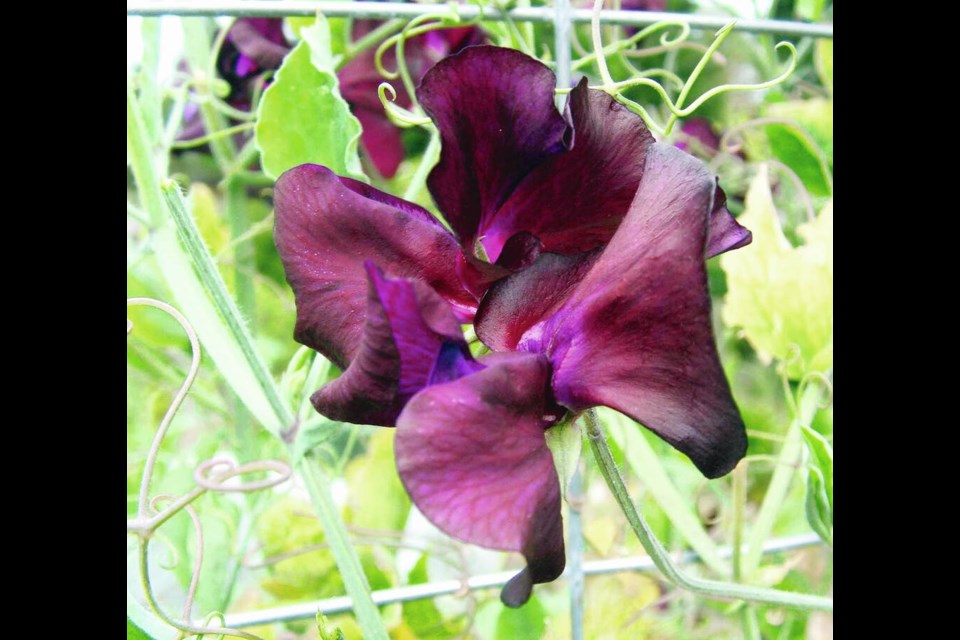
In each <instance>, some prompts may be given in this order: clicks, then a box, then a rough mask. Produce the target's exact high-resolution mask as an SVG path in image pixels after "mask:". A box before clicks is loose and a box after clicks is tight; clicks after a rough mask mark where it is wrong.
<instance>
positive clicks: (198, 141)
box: [170, 122, 256, 149]
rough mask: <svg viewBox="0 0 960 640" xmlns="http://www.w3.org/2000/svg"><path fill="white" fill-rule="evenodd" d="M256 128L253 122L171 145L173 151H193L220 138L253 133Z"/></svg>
mask: <svg viewBox="0 0 960 640" xmlns="http://www.w3.org/2000/svg"><path fill="white" fill-rule="evenodd" d="M255 126H256V125H255V124H254V123H252V122H245V123H243V124H238V125H236V126H233V127H227V128H226V129H220V130H219V131H217V132H216V133H208V134H207V135H203V136H200V137H199V138H193V139H191V140H184V141H183V142H174V143H173V144H171V145H170V147H171V148H172V149H193V148H194V147H202V146H203V145H205V144H207V143H212V142H213V141H214V140H217V139H218V138H225V137H227V136H232V135H233V134H235V133H243V132H244V131H253V128H254V127H255Z"/></svg>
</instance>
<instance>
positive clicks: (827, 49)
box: [813, 38, 833, 98]
mask: <svg viewBox="0 0 960 640" xmlns="http://www.w3.org/2000/svg"><path fill="white" fill-rule="evenodd" d="M813 59H814V64H816V66H817V74H819V76H820V82H822V83H823V86H824V87H826V88H827V93H829V94H830V97H831V98H832V97H833V40H832V39H831V38H820V39H818V40H817V43H816V45H814V50H813Z"/></svg>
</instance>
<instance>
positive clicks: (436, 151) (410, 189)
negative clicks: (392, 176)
mask: <svg viewBox="0 0 960 640" xmlns="http://www.w3.org/2000/svg"><path fill="white" fill-rule="evenodd" d="M439 158H440V132H439V131H438V130H437V129H433V130H431V131H430V141H429V142H428V143H427V148H426V149H424V150H423V156H422V157H421V158H420V164H419V165H417V171H416V172H415V173H414V174H413V177H411V178H410V182H409V184H407V188H406V190H405V191H404V192H403V199H404V200H409V201H411V202H416V199H417V196H418V195H420V192H421V191H423V187H424V185H425V184H426V183H427V176H428V175H430V170H431V169H433V167H434V165H436V164H437V160H438V159H439Z"/></svg>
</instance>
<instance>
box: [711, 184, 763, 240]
mask: <svg viewBox="0 0 960 640" xmlns="http://www.w3.org/2000/svg"><path fill="white" fill-rule="evenodd" d="M752 241H753V234H752V233H750V230H749V229H747V228H746V227H744V226H741V224H740V223H739V222H737V219H736V218H734V217H733V215H732V214H731V213H730V210H729V209H727V194H726V193H724V192H723V189H721V188H720V185H719V184H718V185H717V190H716V191H715V192H714V194H713V212H711V214H710V231H709V235H708V240H707V257H708V258H712V257H714V256H718V255H720V254H721V253H725V252H727V251H732V250H734V249H739V248H740V247H745V246H747V245H748V244H750V243H751V242H752Z"/></svg>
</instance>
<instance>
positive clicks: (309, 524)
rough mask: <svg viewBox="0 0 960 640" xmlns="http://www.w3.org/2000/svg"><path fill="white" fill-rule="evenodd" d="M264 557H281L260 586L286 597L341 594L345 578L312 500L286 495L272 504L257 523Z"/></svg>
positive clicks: (274, 563) (285, 598) (314, 596)
mask: <svg viewBox="0 0 960 640" xmlns="http://www.w3.org/2000/svg"><path fill="white" fill-rule="evenodd" d="M257 532H258V534H259V536H260V542H261V544H262V549H263V551H262V552H263V556H264V558H265V559H267V558H274V559H276V557H278V556H279V557H281V558H282V559H280V560H278V561H276V562H272V563H271V564H270V568H269V571H270V575H269V576H268V577H266V578H264V579H263V581H262V582H261V586H262V587H263V588H264V589H265V590H266V591H268V592H269V593H271V594H273V595H274V596H275V597H277V598H280V599H283V600H296V599H300V598H305V597H311V598H324V597H330V596H335V595H340V594H341V593H342V592H343V581H342V580H341V579H340V575H339V574H338V572H337V565H336V563H335V562H334V559H333V555H332V554H331V553H330V551H329V549H325V548H320V547H321V545H322V544H323V543H324V542H325V537H324V535H323V530H322V528H321V526H320V522H319V520H317V518H316V517H315V516H314V515H313V508H312V507H311V506H310V504H309V503H307V502H304V501H301V500H298V499H296V498H292V497H291V498H283V499H281V500H279V501H278V502H276V503H275V504H273V505H271V506H270V508H268V509H267V510H266V511H265V512H264V513H263V515H262V516H261V517H260V520H259V522H258V523H257Z"/></svg>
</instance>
